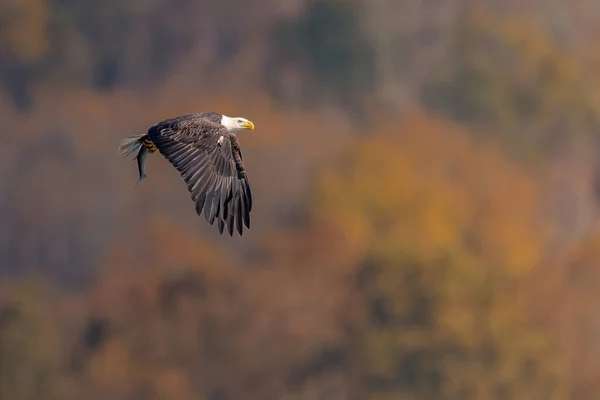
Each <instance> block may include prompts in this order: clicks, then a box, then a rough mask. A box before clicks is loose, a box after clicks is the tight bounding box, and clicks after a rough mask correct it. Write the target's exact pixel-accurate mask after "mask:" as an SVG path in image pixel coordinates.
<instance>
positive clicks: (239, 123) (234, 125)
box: [221, 115, 254, 132]
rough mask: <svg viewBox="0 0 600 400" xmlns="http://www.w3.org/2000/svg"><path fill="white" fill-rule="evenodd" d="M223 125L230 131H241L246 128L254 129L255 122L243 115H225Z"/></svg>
mask: <svg viewBox="0 0 600 400" xmlns="http://www.w3.org/2000/svg"><path fill="white" fill-rule="evenodd" d="M221 125H223V126H225V128H227V130H228V131H229V132H239V131H243V130H245V129H250V130H254V123H253V122H252V121H248V120H247V119H246V118H242V117H233V118H232V117H228V116H226V115H223V117H222V118H221Z"/></svg>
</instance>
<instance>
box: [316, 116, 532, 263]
mask: <svg viewBox="0 0 600 400" xmlns="http://www.w3.org/2000/svg"><path fill="white" fill-rule="evenodd" d="M377 129H378V127H375V128H374V130H375V131H377ZM383 129H386V128H383ZM391 129H393V131H392V130H391ZM455 131H457V128H456V127H455V126H454V125H453V124H451V123H448V122H445V121H443V120H441V121H440V120H435V119H431V118H429V117H427V116H426V115H422V114H420V113H418V112H411V113H409V114H407V115H406V116H405V118H404V119H402V120H398V121H397V123H396V124H395V125H394V127H393V128H391V127H390V126H389V125H388V127H387V130H384V131H382V132H381V134H378V135H375V137H374V138H369V139H365V140H362V141H360V142H359V143H357V145H356V146H354V149H353V150H352V152H351V155H350V156H349V158H348V159H347V160H345V164H344V167H343V168H341V169H338V172H337V173H336V172H332V171H330V172H327V173H325V174H324V175H323V177H322V179H321V180H320V183H319V188H318V189H317V192H316V193H315V194H314V195H313V212H314V213H315V215H316V216H318V218H323V219H324V220H327V221H329V223H331V224H332V225H337V226H340V227H343V228H341V229H340V230H341V231H342V232H345V234H348V235H351V234H352V232H354V235H358V236H357V237H359V238H361V239H360V240H359V241H363V240H366V239H367V238H371V240H373V245H374V246H375V247H376V248H379V246H380V245H382V246H385V247H388V248H390V249H391V248H392V247H394V246H397V245H400V246H402V247H405V248H406V249H407V250H408V249H410V250H408V251H411V252H415V253H417V254H420V255H421V256H422V257H429V256H434V257H435V254H437V253H438V252H439V251H444V252H446V251H449V252H451V253H453V254H456V255H457V256H458V255H459V254H461V253H464V252H467V253H472V255H475V256H477V257H482V260H487V261H490V262H492V263H494V264H497V265H503V266H504V268H506V270H507V272H508V271H513V272H515V273H518V272H519V271H521V272H526V271H527V270H529V269H530V268H531V267H533V266H534V265H535V263H536V261H537V260H536V257H537V255H538V254H539V251H540V248H539V246H540V245H541V243H542V241H543V235H542V231H541V230H540V227H539V226H538V222H537V219H536V217H537V216H536V207H537V204H538V203H537V201H538V200H539V199H537V198H536V196H537V192H536V189H535V185H534V183H533V180H532V178H531V177H528V176H527V173H526V172H525V171H522V170H519V169H518V168H517V167H515V166H513V165H511V164H510V162H508V161H506V160H505V159H503V158H502V156H501V155H500V154H499V153H498V151H497V150H495V149H494V148H493V147H491V146H490V145H485V144H480V145H477V144H475V143H473V142H470V141H469V140H468V139H467V135H466V134H464V133H460V132H455ZM469 238H473V240H476V241H477V242H478V244H477V245H476V244H475V243H473V242H469V240H471V239H469ZM465 239H467V242H465ZM469 246H475V247H476V249H475V248H473V249H470V248H467V247H469Z"/></svg>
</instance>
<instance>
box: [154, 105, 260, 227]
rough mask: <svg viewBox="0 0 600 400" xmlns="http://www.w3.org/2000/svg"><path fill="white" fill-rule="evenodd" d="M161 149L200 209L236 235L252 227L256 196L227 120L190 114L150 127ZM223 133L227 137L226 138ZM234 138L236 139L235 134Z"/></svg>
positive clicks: (196, 206)
mask: <svg viewBox="0 0 600 400" xmlns="http://www.w3.org/2000/svg"><path fill="white" fill-rule="evenodd" d="M148 137H149V138H150V140H152V142H153V143H154V144H155V145H156V147H157V148H158V150H159V152H160V153H161V154H162V155H163V156H164V157H165V158H166V159H167V160H168V161H169V162H170V163H171V164H172V165H173V167H175V168H176V169H177V171H178V172H179V175H180V176H181V178H182V179H183V180H184V181H185V183H186V186H187V189H188V192H189V193H190V197H191V198H192V200H193V201H194V202H195V209H196V213H197V214H198V215H204V218H205V219H206V221H208V223H209V224H210V225H213V224H214V222H215V220H216V221H217V228H218V230H219V233H220V234H222V233H223V232H224V230H225V228H227V231H228V233H229V235H230V236H233V232H234V231H236V230H237V232H238V234H240V235H242V234H243V225H245V226H246V228H248V229H249V228H250V211H251V208H252V197H251V193H250V186H249V182H248V178H247V176H246V173H245V171H244V168H243V165H242V164H241V151H240V150H239V147H238V146H237V141H236V142H235V143H236V145H235V146H234V144H233V143H234V142H233V141H232V140H235V137H233V135H231V134H230V133H229V132H227V129H225V127H224V126H222V125H220V124H218V123H216V122H213V121H209V120H207V119H203V118H201V117H200V116H198V115H187V116H183V117H179V118H173V119H169V120H165V121H163V122H160V123H158V124H156V125H154V126H153V127H151V128H150V129H149V130H148ZM222 137H223V138H222ZM232 138H233V139H232Z"/></svg>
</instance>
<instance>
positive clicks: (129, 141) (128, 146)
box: [119, 134, 145, 157]
mask: <svg viewBox="0 0 600 400" xmlns="http://www.w3.org/2000/svg"><path fill="white" fill-rule="evenodd" d="M143 136H145V135H144V134H141V135H136V136H129V137H126V138H125V139H123V140H122V141H121V145H120V146H119V151H120V152H121V153H122V154H123V155H124V156H125V157H127V156H128V155H130V154H131V153H133V152H134V151H136V150H137V149H139V148H140V146H141V145H142V140H141V139H142V137H143Z"/></svg>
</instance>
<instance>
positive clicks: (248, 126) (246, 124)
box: [242, 121, 254, 131]
mask: <svg viewBox="0 0 600 400" xmlns="http://www.w3.org/2000/svg"><path fill="white" fill-rule="evenodd" d="M242 126H243V127H244V128H246V129H250V130H251V131H253V130H254V122H252V121H246V122H244V123H243V124H242Z"/></svg>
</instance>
